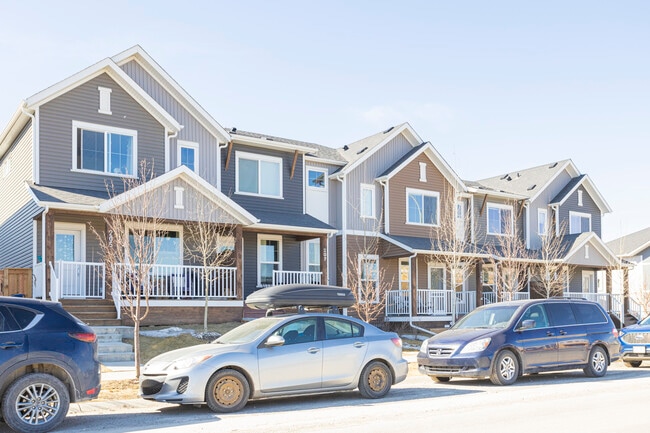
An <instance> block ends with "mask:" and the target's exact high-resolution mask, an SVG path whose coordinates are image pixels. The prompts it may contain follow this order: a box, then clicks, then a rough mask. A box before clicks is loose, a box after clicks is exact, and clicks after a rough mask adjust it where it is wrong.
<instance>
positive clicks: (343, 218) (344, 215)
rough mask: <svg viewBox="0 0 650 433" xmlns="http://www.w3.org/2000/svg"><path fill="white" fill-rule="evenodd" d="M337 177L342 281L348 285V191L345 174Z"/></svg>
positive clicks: (344, 284)
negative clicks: (339, 206)
mask: <svg viewBox="0 0 650 433" xmlns="http://www.w3.org/2000/svg"><path fill="white" fill-rule="evenodd" d="M336 178H337V179H338V180H339V181H340V182H341V233H342V237H341V262H342V263H341V283H342V285H343V286H347V282H348V257H347V255H348V240H347V233H346V230H347V225H348V224H347V217H348V215H347V212H346V210H347V191H346V186H345V174H339V175H338V176H336Z"/></svg>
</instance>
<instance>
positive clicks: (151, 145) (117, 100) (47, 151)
mask: <svg viewBox="0 0 650 433" xmlns="http://www.w3.org/2000/svg"><path fill="white" fill-rule="evenodd" d="M99 86H101V87H107V88H110V89H112V93H111V111H112V115H106V114H101V113H98V112H97V110H98V108H99V92H98V90H97V87H99ZM75 120H76V121H81V122H88V123H93V124H97V125H104V126H113V127H118V128H125V129H131V130H135V131H137V132H138V139H137V140H138V141H137V143H138V144H137V152H138V159H139V160H142V159H143V158H144V159H146V160H147V161H148V162H149V163H153V164H154V169H155V172H156V174H158V175H159V174H162V173H163V172H164V168H165V153H164V151H165V130H164V127H163V126H162V125H161V124H160V123H158V122H157V121H156V120H155V119H154V118H153V117H152V116H151V115H150V114H149V113H148V112H147V111H146V110H145V109H144V108H142V106H141V105H139V104H138V103H137V102H136V101H135V100H134V99H133V98H132V97H131V96H130V95H129V94H128V93H126V92H125V91H124V90H123V89H122V88H121V87H120V86H119V85H118V84H116V83H115V82H114V81H113V80H112V79H111V78H110V77H109V76H108V75H106V74H102V75H100V76H98V77H96V78H94V79H92V80H90V81H88V82H87V83H84V84H82V85H80V86H78V87H76V88H74V89H72V90H70V91H69V92H67V93H65V94H63V95H61V96H59V97H58V98H56V99H54V100H52V101H49V102H47V103H46V104H44V105H43V106H41V107H40V109H39V121H40V124H39V126H40V158H39V162H40V168H39V170H40V182H41V184H42V185H47V186H53V187H64V188H84V189H88V190H93V191H106V182H109V183H112V184H113V185H115V188H116V190H117V191H121V190H122V189H123V182H122V179H121V178H120V177H114V176H106V175H102V174H91V173H80V172H74V171H71V169H72V152H73V149H72V143H73V137H72V122H73V121H75Z"/></svg>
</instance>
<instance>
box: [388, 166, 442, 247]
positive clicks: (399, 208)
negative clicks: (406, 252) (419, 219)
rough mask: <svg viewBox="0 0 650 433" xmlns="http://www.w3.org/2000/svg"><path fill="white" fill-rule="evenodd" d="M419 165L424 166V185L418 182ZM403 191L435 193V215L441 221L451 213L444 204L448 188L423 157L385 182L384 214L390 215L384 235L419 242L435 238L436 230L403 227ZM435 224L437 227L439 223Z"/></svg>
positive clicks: (404, 206) (417, 226)
mask: <svg viewBox="0 0 650 433" xmlns="http://www.w3.org/2000/svg"><path fill="white" fill-rule="evenodd" d="M420 163H423V164H426V181H424V182H422V181H420ZM407 189H417V190H423V191H431V192H436V193H438V194H439V200H438V208H439V213H438V214H439V218H440V219H441V220H442V218H443V217H442V213H443V212H444V211H452V212H453V203H448V199H449V194H450V192H451V190H452V186H451V184H450V183H449V182H448V181H447V179H446V178H445V177H444V175H443V174H442V173H441V172H440V171H439V170H438V169H437V168H436V166H435V165H434V164H433V162H431V160H430V159H429V158H427V157H426V156H425V155H423V154H422V155H420V156H419V157H418V158H416V159H414V160H413V161H411V163H410V164H408V165H407V166H406V167H404V168H403V169H402V170H401V171H400V172H399V173H397V174H395V176H393V177H392V178H391V179H390V180H389V181H388V190H389V191H388V202H389V209H385V210H384V212H385V213H390V214H389V215H388V218H387V220H388V221H389V227H387V232H389V233H390V234H393V235H398V236H414V237H421V238H428V237H430V236H431V235H434V236H436V234H437V231H438V229H437V228H435V227H432V226H429V225H419V224H409V223H407V201H406V197H407V195H406V190H407ZM438 224H440V221H439V222H438ZM432 230H433V233H432Z"/></svg>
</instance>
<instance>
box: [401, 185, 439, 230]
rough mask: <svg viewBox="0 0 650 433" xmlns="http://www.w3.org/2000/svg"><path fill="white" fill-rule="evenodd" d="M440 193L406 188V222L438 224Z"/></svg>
mask: <svg viewBox="0 0 650 433" xmlns="http://www.w3.org/2000/svg"><path fill="white" fill-rule="evenodd" d="M439 199H440V194H438V193H437V192H433V191H422V190H417V189H410V188H406V212H407V216H406V222H407V223H408V224H424V225H434V226H435V225H438V221H439V217H440V215H439V214H440V210H439V208H440V206H438V201H439Z"/></svg>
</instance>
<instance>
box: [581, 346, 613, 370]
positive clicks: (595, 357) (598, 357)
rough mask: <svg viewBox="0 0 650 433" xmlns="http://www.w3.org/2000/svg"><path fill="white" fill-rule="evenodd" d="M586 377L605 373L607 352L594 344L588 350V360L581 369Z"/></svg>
mask: <svg viewBox="0 0 650 433" xmlns="http://www.w3.org/2000/svg"><path fill="white" fill-rule="evenodd" d="M583 371H584V372H585V375H587V376H588V377H603V376H604V375H605V374H606V373H607V353H606V352H605V349H603V348H602V347H600V346H594V347H593V348H592V349H591V352H589V362H588V363H587V366H586V367H585V368H584V369H583Z"/></svg>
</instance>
